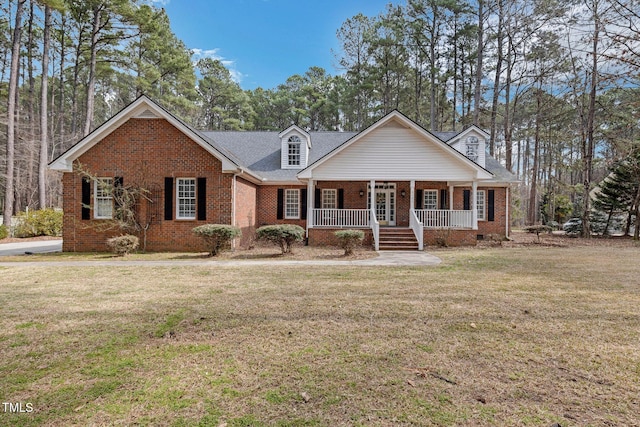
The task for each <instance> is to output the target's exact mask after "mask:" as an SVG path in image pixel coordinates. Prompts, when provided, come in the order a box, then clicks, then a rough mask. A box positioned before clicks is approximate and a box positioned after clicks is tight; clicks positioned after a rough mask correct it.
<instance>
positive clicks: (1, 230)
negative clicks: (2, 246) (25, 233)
mask: <svg viewBox="0 0 640 427" xmlns="http://www.w3.org/2000/svg"><path fill="white" fill-rule="evenodd" d="M7 236H9V230H7V226H6V225H4V224H0V240H2V239H6V238H7Z"/></svg>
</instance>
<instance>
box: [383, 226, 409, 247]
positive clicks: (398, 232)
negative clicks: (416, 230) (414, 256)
mask: <svg viewBox="0 0 640 427" xmlns="http://www.w3.org/2000/svg"><path fill="white" fill-rule="evenodd" d="M380 250H381V251H417V250H418V241H417V240H416V236H415V235H414V234H413V230H412V229H410V228H401V227H380Z"/></svg>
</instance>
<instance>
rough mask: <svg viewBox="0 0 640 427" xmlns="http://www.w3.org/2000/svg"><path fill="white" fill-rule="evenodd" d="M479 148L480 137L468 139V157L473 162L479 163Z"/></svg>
mask: <svg viewBox="0 0 640 427" xmlns="http://www.w3.org/2000/svg"><path fill="white" fill-rule="evenodd" d="M478 146H479V143H478V137H476V136H470V137H469V138H467V144H466V156H467V157H468V158H469V160H473V161H474V162H477V161H478Z"/></svg>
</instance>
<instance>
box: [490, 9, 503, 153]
mask: <svg viewBox="0 0 640 427" xmlns="http://www.w3.org/2000/svg"><path fill="white" fill-rule="evenodd" d="M503 23H504V7H503V0H498V33H497V34H496V38H497V42H498V46H497V52H496V54H497V55H498V58H497V61H496V76H495V79H494V81H493V102H492V104H491V138H490V139H489V154H490V155H491V156H493V155H494V153H495V145H496V144H495V141H496V118H497V116H498V98H499V95H500V74H501V73H502V59H503V55H502V26H503Z"/></svg>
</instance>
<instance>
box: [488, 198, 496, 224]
mask: <svg viewBox="0 0 640 427" xmlns="http://www.w3.org/2000/svg"><path fill="white" fill-rule="evenodd" d="M495 199H496V194H495V190H489V191H487V220H489V221H494V220H495Z"/></svg>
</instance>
